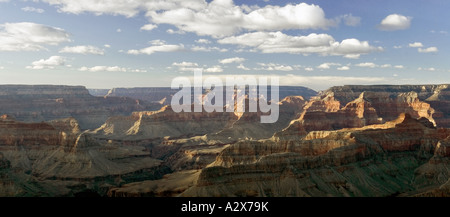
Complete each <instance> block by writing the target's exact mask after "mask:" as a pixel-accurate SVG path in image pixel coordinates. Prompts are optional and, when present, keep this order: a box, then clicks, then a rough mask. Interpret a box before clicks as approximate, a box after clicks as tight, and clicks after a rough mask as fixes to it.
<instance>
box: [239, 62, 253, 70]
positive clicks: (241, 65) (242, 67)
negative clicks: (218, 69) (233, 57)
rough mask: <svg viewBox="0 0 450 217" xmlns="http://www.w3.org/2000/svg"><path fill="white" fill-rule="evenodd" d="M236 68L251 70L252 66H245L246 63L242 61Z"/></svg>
mask: <svg viewBox="0 0 450 217" xmlns="http://www.w3.org/2000/svg"><path fill="white" fill-rule="evenodd" d="M236 68H238V69H242V70H245V71H249V70H250V68H247V67H245V66H244V64H242V63H241V64H239V65H238V66H236Z"/></svg>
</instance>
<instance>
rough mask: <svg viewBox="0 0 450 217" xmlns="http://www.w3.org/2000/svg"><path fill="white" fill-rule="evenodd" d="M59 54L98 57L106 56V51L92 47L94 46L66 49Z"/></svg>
mask: <svg viewBox="0 0 450 217" xmlns="http://www.w3.org/2000/svg"><path fill="white" fill-rule="evenodd" d="M105 47H106V46H105ZM59 52H60V53H74V54H96V55H104V54H105V51H104V50H103V49H100V48H98V47H95V46H92V45H80V46H73V47H64V48H63V49H61V50H60V51H59Z"/></svg>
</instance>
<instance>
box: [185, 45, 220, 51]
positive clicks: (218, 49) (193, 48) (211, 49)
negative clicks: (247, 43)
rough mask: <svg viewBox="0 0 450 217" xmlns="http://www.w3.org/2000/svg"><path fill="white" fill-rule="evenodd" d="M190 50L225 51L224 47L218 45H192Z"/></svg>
mask: <svg viewBox="0 0 450 217" xmlns="http://www.w3.org/2000/svg"><path fill="white" fill-rule="evenodd" d="M191 51H202V52H210V51H219V52H227V51H228V49H226V48H219V47H203V46H193V47H192V48H191Z"/></svg>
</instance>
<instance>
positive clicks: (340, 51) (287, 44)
mask: <svg viewBox="0 0 450 217" xmlns="http://www.w3.org/2000/svg"><path fill="white" fill-rule="evenodd" d="M218 42H219V43H221V44H236V45H240V46H247V47H253V48H255V49H256V50H259V51H261V52H262V53H291V54H311V53H316V54H321V55H337V56H344V57H346V58H352V59H357V58H359V56H360V55H361V54H368V53H370V52H374V51H382V50H383V48H381V47H374V46H371V45H369V42H367V41H359V40H358V39H354V38H352V39H345V40H343V41H342V42H338V41H335V40H334V38H333V37H332V36H330V35H327V34H315V33H312V34H309V35H307V36H290V35H286V34H284V33H282V32H252V33H246V34H243V35H239V36H231V37H226V38H223V39H220V40H218Z"/></svg>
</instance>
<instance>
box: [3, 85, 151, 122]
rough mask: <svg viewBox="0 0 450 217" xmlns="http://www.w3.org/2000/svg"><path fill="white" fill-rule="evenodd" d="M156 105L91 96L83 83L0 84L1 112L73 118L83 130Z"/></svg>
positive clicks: (24, 117)
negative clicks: (117, 116) (113, 117)
mask: <svg viewBox="0 0 450 217" xmlns="http://www.w3.org/2000/svg"><path fill="white" fill-rule="evenodd" d="M159 108H160V105H159V104H151V103H141V102H139V101H137V100H135V99H131V98H126V97H107V98H104V97H94V96H92V95H90V94H89V92H88V90H87V89H86V88H85V87H82V86H57V85H0V114H8V115H11V116H13V117H14V118H16V119H17V120H20V121H25V122H41V121H49V120H54V119H60V118H69V117H74V118H75V119H77V121H78V122H79V124H80V127H81V128H82V129H88V128H97V127H99V126H100V125H101V124H103V123H104V122H105V121H106V119H107V118H108V117H109V116H112V115H129V114H131V112H133V111H142V110H157V109H159Z"/></svg>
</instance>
